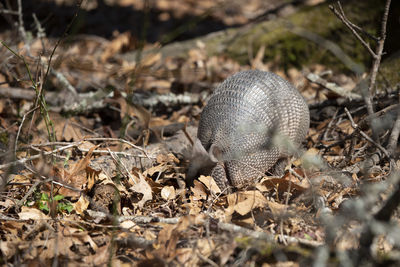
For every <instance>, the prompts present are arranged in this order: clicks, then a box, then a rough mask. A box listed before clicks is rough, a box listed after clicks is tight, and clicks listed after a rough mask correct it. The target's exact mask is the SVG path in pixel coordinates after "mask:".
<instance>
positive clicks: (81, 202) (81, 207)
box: [73, 195, 90, 216]
mask: <svg viewBox="0 0 400 267" xmlns="http://www.w3.org/2000/svg"><path fill="white" fill-rule="evenodd" d="M89 204H90V202H89V199H88V198H87V196H85V195H81V196H80V197H79V199H78V201H77V202H75V203H73V206H74V210H75V211H76V213H78V214H79V215H82V216H83V215H84V211H85V210H87V208H88V207H89Z"/></svg>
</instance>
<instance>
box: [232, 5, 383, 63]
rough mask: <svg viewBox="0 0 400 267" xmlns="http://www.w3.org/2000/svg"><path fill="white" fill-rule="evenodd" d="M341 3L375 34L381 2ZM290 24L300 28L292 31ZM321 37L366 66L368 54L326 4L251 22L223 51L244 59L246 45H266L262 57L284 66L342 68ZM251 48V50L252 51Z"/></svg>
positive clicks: (369, 60) (243, 61) (352, 16)
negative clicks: (252, 24) (271, 18)
mask: <svg viewBox="0 0 400 267" xmlns="http://www.w3.org/2000/svg"><path fill="white" fill-rule="evenodd" d="M346 3H347V4H346V5H344V7H343V8H344V11H345V13H346V15H347V17H348V18H349V19H350V20H351V21H352V22H353V23H355V24H357V25H359V26H360V27H362V28H363V29H365V30H366V31H367V32H369V33H371V34H376V32H377V28H379V26H380V23H379V20H380V18H381V15H382V10H383V3H382V1H378V0H371V1H349V2H346ZM288 25H289V27H292V26H293V25H294V26H295V27H296V29H298V30H299V31H300V33H298V32H297V34H295V33H293V30H292V31H291V30H290V29H289V27H288ZM302 31H303V32H306V33H311V34H314V35H317V36H318V37H319V41H317V43H315V42H313V41H310V40H309V38H308V39H307V38H305V36H304V35H305V34H301V32H302ZM321 40H328V41H330V42H333V43H335V44H336V45H338V46H339V47H340V48H341V49H342V51H343V52H344V53H345V54H347V55H348V57H350V58H351V59H352V60H353V61H355V62H356V63H359V64H361V65H364V66H365V67H366V68H367V69H368V68H369V66H370V63H371V57H370V55H369V54H368V53H367V52H366V50H365V48H364V47H363V46H362V45H361V43H360V42H359V41H358V40H357V39H356V38H355V37H354V36H353V35H352V33H351V32H350V31H349V30H348V29H347V28H346V27H345V26H344V25H343V23H342V22H341V21H340V20H339V19H338V18H336V16H335V15H334V14H333V13H332V12H331V11H330V9H329V7H328V4H326V3H325V4H322V5H319V6H317V7H306V8H304V9H302V10H300V11H298V12H296V13H295V14H293V15H292V16H290V17H288V18H286V19H278V20H274V21H267V22H264V23H260V24H258V25H256V26H253V28H252V29H251V30H248V31H246V32H245V33H244V34H240V32H239V33H237V34H236V37H234V38H233V39H232V42H231V44H230V45H229V46H228V47H227V49H226V50H225V53H226V54H227V55H228V56H229V57H232V58H234V59H236V60H238V61H239V62H241V63H247V61H248V50H249V47H251V49H252V50H253V51H255V52H256V51H257V50H258V49H259V48H260V47H261V46H262V45H265V46H266V50H265V58H264V61H265V62H268V61H278V62H279V64H281V65H282V66H283V67H284V68H288V67H290V66H294V67H297V68H300V67H301V66H303V65H307V64H310V63H320V64H324V65H328V66H331V67H333V68H334V69H342V70H344V69H346V66H345V64H344V63H343V62H342V61H341V59H340V58H338V57H336V56H335V55H334V54H333V53H332V52H331V51H329V50H328V49H326V48H324V46H323V45H321V43H320V41H321ZM255 52H254V53H255Z"/></svg>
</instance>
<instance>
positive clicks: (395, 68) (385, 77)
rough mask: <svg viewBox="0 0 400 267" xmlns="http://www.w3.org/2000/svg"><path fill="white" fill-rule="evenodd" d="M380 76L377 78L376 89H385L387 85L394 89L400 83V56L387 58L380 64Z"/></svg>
mask: <svg viewBox="0 0 400 267" xmlns="http://www.w3.org/2000/svg"><path fill="white" fill-rule="evenodd" d="M379 73H380V75H378V77H377V87H378V89H379V88H380V87H384V88H386V85H387V83H389V85H390V86H391V87H392V88H395V87H396V86H397V85H398V84H399V83H400V54H397V55H395V56H393V57H391V58H388V59H387V60H385V61H384V62H382V64H381V67H380V70H379Z"/></svg>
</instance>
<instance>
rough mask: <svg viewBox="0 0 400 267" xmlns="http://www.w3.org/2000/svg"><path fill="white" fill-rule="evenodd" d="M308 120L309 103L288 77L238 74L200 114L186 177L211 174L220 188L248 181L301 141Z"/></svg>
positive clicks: (287, 154) (217, 90) (257, 176)
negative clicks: (286, 78) (287, 79)
mask: <svg viewBox="0 0 400 267" xmlns="http://www.w3.org/2000/svg"><path fill="white" fill-rule="evenodd" d="M309 124H310V115H309V109H308V106H307V103H306V101H305V100H304V98H303V97H302V95H301V94H300V93H299V91H297V89H296V88H295V87H294V86H293V85H292V84H290V83H289V82H288V81H286V80H284V79H283V78H281V77H280V76H278V75H276V74H274V73H271V72H264V71H260V70H247V71H242V72H239V73H236V74H234V75H233V76H230V77H229V78H227V79H226V80H225V81H224V82H222V83H221V84H220V85H219V86H218V87H217V88H216V89H215V91H214V93H213V94H212V96H211V97H210V99H209V101H208V103H207V105H206V106H205V107H204V109H203V111H202V113H201V116H200V122H199V127H198V131H197V139H196V141H195V142H194V145H193V152H192V158H191V162H190V165H189V169H188V172H187V180H188V182H189V183H192V182H193V179H194V178H196V177H197V176H198V175H199V174H205V175H211V176H212V177H213V178H214V180H215V181H216V183H217V185H218V187H219V188H220V189H221V190H224V189H225V188H226V187H229V186H233V187H241V186H243V185H248V184H252V183H254V182H255V181H256V179H257V178H259V177H260V176H262V175H264V174H265V173H266V172H267V171H268V170H270V169H271V168H272V167H273V166H274V165H275V164H276V163H277V161H278V160H280V159H284V158H287V157H288V156H289V155H290V153H291V152H290V150H291V149H290V147H292V148H293V146H291V145H295V146H299V145H300V144H301V142H302V141H303V140H304V138H305V136H306V135H307V132H308V129H309ZM292 150H293V149H292Z"/></svg>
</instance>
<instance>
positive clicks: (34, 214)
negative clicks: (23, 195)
mask: <svg viewBox="0 0 400 267" xmlns="http://www.w3.org/2000/svg"><path fill="white" fill-rule="evenodd" d="M18 217H19V218H20V219H21V220H47V219H50V217H49V216H47V215H46V214H44V213H43V212H41V211H40V210H38V209H36V208H29V207H26V206H22V207H21V212H20V213H18Z"/></svg>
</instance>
